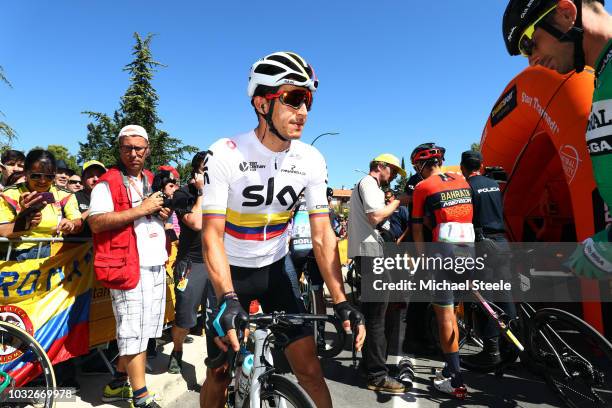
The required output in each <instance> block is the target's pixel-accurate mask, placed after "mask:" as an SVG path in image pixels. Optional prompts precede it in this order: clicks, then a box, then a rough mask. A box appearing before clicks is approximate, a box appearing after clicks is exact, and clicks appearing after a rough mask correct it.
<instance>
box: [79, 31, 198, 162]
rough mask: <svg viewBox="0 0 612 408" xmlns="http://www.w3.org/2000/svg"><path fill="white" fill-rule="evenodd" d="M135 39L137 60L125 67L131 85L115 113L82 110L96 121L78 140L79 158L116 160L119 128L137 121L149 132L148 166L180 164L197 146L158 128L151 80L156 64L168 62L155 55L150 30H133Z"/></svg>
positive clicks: (155, 102)
mask: <svg viewBox="0 0 612 408" xmlns="http://www.w3.org/2000/svg"><path fill="white" fill-rule="evenodd" d="M134 39H135V40H136V44H135V45H134V48H133V52H132V55H133V56H134V60H133V61H132V62H130V63H129V64H127V65H126V66H125V67H124V69H123V70H124V71H126V72H129V74H130V85H129V87H128V89H127V90H126V91H125V94H124V95H123V96H122V97H121V100H120V103H119V109H118V110H116V111H115V112H114V114H113V116H112V117H110V116H109V115H107V114H104V113H99V112H92V111H86V112H83V113H84V114H86V115H89V117H90V118H92V119H93V120H94V122H93V123H90V124H88V125H87V141H86V142H85V143H79V145H80V149H79V160H80V161H85V160H91V159H96V160H100V161H101V162H103V163H105V164H108V165H112V164H115V163H116V162H117V158H118V157H119V156H118V148H117V134H118V133H119V130H120V129H121V128H122V127H123V126H126V125H129V124H136V125H140V126H142V127H144V128H145V129H146V131H147V134H148V135H149V146H150V150H151V155H150V156H149V158H148V159H147V167H149V168H151V169H155V168H157V167H158V166H160V165H163V164H170V163H175V164H177V165H178V164H179V163H180V162H181V160H184V159H185V157H186V156H187V155H189V154H190V153H195V152H196V151H197V150H198V149H197V148H196V147H195V146H186V145H183V142H182V141H181V140H180V139H178V138H175V137H172V136H171V135H170V134H169V133H168V132H166V131H164V130H160V129H158V128H157V126H158V125H159V124H161V123H162V120H161V119H160V118H159V116H158V115H157V105H158V101H159V97H158V95H157V91H156V90H155V88H153V85H152V83H151V81H152V80H153V75H154V73H155V71H156V68H158V67H165V65H163V64H162V63H160V62H158V61H155V60H154V59H153V56H152V54H151V40H152V39H153V36H152V35H151V34H149V35H147V37H146V38H145V39H144V40H143V39H142V38H141V37H140V35H139V34H138V33H134Z"/></svg>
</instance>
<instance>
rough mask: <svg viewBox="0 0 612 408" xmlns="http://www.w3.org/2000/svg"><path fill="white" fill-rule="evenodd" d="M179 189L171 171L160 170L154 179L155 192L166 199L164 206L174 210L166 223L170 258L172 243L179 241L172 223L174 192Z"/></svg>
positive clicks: (165, 228) (165, 230)
mask: <svg viewBox="0 0 612 408" xmlns="http://www.w3.org/2000/svg"><path fill="white" fill-rule="evenodd" d="M178 188H179V186H178V177H175V175H174V174H173V173H172V172H170V171H169V170H159V171H158V172H157V173H156V174H155V177H153V183H151V189H152V190H153V192H157V191H160V192H161V193H162V198H163V199H164V204H163V206H164V207H166V208H169V209H171V210H172V213H171V214H170V216H169V217H168V219H167V220H166V221H165V223H164V232H165V233H166V251H167V252H168V256H170V251H171V246H172V243H173V242H176V241H178V233H177V232H176V231H175V230H174V225H173V223H172V219H173V218H174V217H175V210H176V208H175V203H174V192H175V191H176V190H178Z"/></svg>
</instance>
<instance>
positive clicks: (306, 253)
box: [291, 249, 323, 287]
mask: <svg viewBox="0 0 612 408" xmlns="http://www.w3.org/2000/svg"><path fill="white" fill-rule="evenodd" d="M291 260H292V261H293V265H294V266H295V270H296V272H297V276H298V278H300V277H301V276H302V272H304V270H305V269H306V268H308V270H307V271H306V272H307V273H308V276H309V277H310V282H311V283H312V285H313V286H318V287H322V286H323V277H322V276H321V271H320V270H319V266H318V265H317V260H316V259H315V256H314V251H313V250H312V249H306V250H301V251H292V252H291Z"/></svg>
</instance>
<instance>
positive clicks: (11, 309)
mask: <svg viewBox="0 0 612 408" xmlns="http://www.w3.org/2000/svg"><path fill="white" fill-rule="evenodd" d="M0 320H2V321H3V322H6V323H10V324H14V325H15V326H17V327H20V328H21V329H23V330H25V331H27V332H28V333H29V334H31V335H34V326H33V325H32V321H31V320H30V318H29V317H28V314H27V313H26V312H25V310H23V309H22V308H20V307H17V306H13V305H6V306H0ZM1 333H2V332H1V331H0V336H2V334H1ZM11 343H12V342H11V341H10V340H9V341H8V342H6V341H0V364H6V363H9V362H11V361H13V360H15V359H18V358H19V357H21V355H22V354H23V352H22V351H21V350H18V349H16V348H14V347H13V345H12V344H11Z"/></svg>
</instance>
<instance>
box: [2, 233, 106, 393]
mask: <svg viewBox="0 0 612 408" xmlns="http://www.w3.org/2000/svg"><path fill="white" fill-rule="evenodd" d="M53 246H54V247H55V246H56V245H55V244H54V245H53ZM57 247H59V250H57V251H56V250H55V248H53V250H52V253H54V254H55V255H54V256H52V257H50V258H40V259H29V260H26V261H21V262H17V261H9V262H0V319H2V320H3V321H7V322H10V323H13V324H15V325H17V326H19V327H21V328H22V329H24V330H25V331H27V332H28V333H30V334H31V335H32V336H34V338H35V339H36V340H37V341H38V342H39V343H40V344H41V346H42V347H43V348H44V349H45V351H46V352H47V354H48V356H49V359H50V360H51V362H52V363H53V364H57V363H60V362H62V361H65V360H67V359H69V358H72V357H75V356H79V355H82V354H85V353H87V352H88V349H89V340H88V337H89V308H90V303H91V293H90V288H91V287H92V284H93V281H94V275H93V257H92V252H91V244H90V243H85V244H79V245H74V244H64V245H61V244H60V245H57ZM21 357H22V353H21V352H20V351H18V350H15V349H14V348H12V347H11V346H10V345H6V344H5V345H2V347H0V370H3V371H6V372H9V373H10V374H11V376H12V377H13V378H15V380H16V382H17V384H18V385H21V384H25V383H27V382H29V381H30V380H32V379H34V378H35V377H36V376H37V375H38V374H39V372H36V371H37V370H35V369H34V367H33V364H32V363H31V362H28V361H22V360H27V358H26V359H22V358H21Z"/></svg>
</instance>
